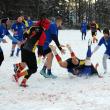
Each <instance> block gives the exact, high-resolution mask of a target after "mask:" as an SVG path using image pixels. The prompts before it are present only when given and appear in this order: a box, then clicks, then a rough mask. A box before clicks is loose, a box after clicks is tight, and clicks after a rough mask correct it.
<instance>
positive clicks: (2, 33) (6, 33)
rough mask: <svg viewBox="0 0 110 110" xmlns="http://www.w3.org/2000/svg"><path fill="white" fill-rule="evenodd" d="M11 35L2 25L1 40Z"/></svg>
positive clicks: (0, 26) (0, 28) (0, 27)
mask: <svg viewBox="0 0 110 110" xmlns="http://www.w3.org/2000/svg"><path fill="white" fill-rule="evenodd" d="M9 34H10V33H9V32H8V30H7V29H6V28H5V27H4V26H3V25H0V38H3V37H4V36H5V35H9Z"/></svg>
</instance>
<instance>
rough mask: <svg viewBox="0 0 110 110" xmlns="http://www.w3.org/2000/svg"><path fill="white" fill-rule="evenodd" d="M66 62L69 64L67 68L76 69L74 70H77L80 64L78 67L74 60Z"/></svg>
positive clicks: (70, 59)
mask: <svg viewBox="0 0 110 110" xmlns="http://www.w3.org/2000/svg"><path fill="white" fill-rule="evenodd" d="M66 62H67V68H73V69H74V68H77V67H78V66H79V64H78V65H75V64H73V62H72V58H69V59H67V60H66Z"/></svg>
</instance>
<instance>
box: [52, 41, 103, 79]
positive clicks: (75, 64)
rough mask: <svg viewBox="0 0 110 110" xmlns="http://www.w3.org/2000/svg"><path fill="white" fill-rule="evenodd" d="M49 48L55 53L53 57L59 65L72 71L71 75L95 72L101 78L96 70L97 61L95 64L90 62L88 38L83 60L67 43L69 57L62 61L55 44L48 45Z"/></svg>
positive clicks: (88, 74)
mask: <svg viewBox="0 0 110 110" xmlns="http://www.w3.org/2000/svg"><path fill="white" fill-rule="evenodd" d="M50 48H51V49H52V51H53V53H54V54H55V57H56V59H57V61H58V63H59V65H60V66H61V67H63V68H66V69H67V70H68V72H69V73H72V74H73V75H80V76H82V75H86V76H87V77H88V76H91V75H93V74H97V76H98V77H100V78H102V76H100V75H99V74H98V71H97V67H98V63H97V64H96V65H95V66H93V64H92V63H91V55H92V53H91V41H90V40H89V42H88V50H87V54H86V59H83V60H81V59H79V58H77V57H76V55H75V53H74V52H73V51H72V49H71V47H70V46H69V45H67V48H68V50H69V52H70V54H71V58H68V59H67V60H65V61H62V59H61V57H60V56H59V55H58V53H57V51H56V47H55V46H50Z"/></svg>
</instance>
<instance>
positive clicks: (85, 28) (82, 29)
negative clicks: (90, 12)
mask: <svg viewBox="0 0 110 110" xmlns="http://www.w3.org/2000/svg"><path fill="white" fill-rule="evenodd" d="M81 31H82V32H84V33H85V32H86V31H87V23H86V22H82V23H81Z"/></svg>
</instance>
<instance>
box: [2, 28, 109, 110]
mask: <svg viewBox="0 0 110 110" xmlns="http://www.w3.org/2000/svg"><path fill="white" fill-rule="evenodd" d="M101 36H102V34H101V33H99V32H98V38H99V39H100V38H101ZM89 38H90V31H89V32H88V34H87V39H86V41H81V33H80V31H79V30H68V31H67V30H65V31H60V33H59V39H60V41H61V43H62V44H67V43H68V44H70V45H71V46H72V48H73V50H74V51H75V53H76V55H77V56H78V57H79V58H82V59H84V58H85V56H86V51H87V42H88V39H89ZM7 40H8V38H7ZM0 45H1V46H2V49H3V51H4V55H5V61H4V62H3V64H2V66H1V67H0V110H110V68H109V66H110V61H109V60H108V74H106V75H104V78H103V79H100V78H98V77H97V76H93V77H90V78H89V79H85V78H84V77H81V78H80V77H73V78H70V77H69V76H68V72H67V71H66V69H63V68H61V67H59V65H58V64H57V62H56V59H55V58H54V62H53V67H52V71H53V73H54V74H55V75H57V76H58V78H57V79H54V80H53V79H45V78H43V77H42V76H41V75H40V74H39V71H40V69H41V67H42V65H43V64H42V63H41V64H39V65H38V67H39V69H38V72H37V73H35V74H34V75H32V77H31V78H30V80H29V81H28V85H29V87H28V88H21V87H19V86H18V85H17V84H16V83H14V82H13V81H12V75H13V66H12V65H13V64H14V63H16V62H19V61H20V58H17V57H16V56H15V57H13V58H10V57H9V55H10V50H11V41H10V40H8V43H7V44H0ZM95 46H96V44H94V45H92V49H93V48H94V47H95ZM104 50H105V48H104V46H102V47H101V48H100V50H99V51H98V52H96V53H95V54H94V55H93V56H92V62H93V64H96V63H97V62H99V63H100V67H99V68H98V70H99V73H100V74H103V67H102V56H103V53H104ZM68 57H69V53H68V51H67V54H66V55H63V56H62V58H63V60H65V59H66V58H68Z"/></svg>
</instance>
